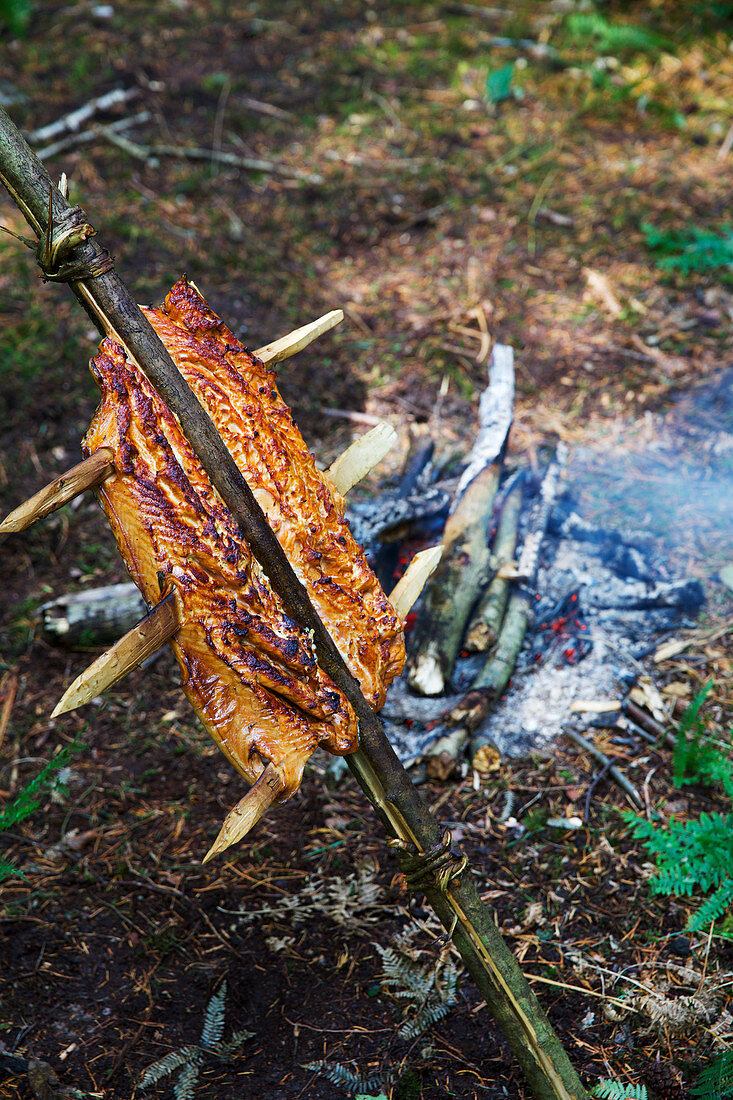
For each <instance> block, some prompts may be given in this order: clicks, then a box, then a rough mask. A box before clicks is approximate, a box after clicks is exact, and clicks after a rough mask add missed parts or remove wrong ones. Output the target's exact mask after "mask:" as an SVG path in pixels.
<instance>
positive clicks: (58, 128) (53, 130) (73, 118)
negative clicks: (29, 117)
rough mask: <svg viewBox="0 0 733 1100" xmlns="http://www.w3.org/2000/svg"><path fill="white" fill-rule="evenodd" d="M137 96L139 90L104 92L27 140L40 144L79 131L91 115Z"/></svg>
mask: <svg viewBox="0 0 733 1100" xmlns="http://www.w3.org/2000/svg"><path fill="white" fill-rule="evenodd" d="M138 95H140V88H115V90H114V91H112V92H105V94H104V95H98V96H96V98H95V99H90V100H89V102H88V103H85V104H84V106H83V107H77V108H76V110H74V111H70V112H69V114H68V115H64V116H63V117H62V118H59V119H57V120H56V122H49V124H48V126H41V127H39V129H38V130H33V132H32V133H30V134H29V135H28V140H29V141H32V142H34V143H40V142H43V141H48V140H49V138H54V137H56V136H57V135H58V134H65V133H68V132H69V131H70V130H72V131H73V130H79V129H80V127H81V124H82V123H83V122H86V120H87V119H88V118H92V116H93V115H96V114H99V113H101V112H102V111H108V110H109V109H110V107H116V106H117V105H118V104H119V103H128V102H129V101H130V100H131V99H134V98H135V96H138Z"/></svg>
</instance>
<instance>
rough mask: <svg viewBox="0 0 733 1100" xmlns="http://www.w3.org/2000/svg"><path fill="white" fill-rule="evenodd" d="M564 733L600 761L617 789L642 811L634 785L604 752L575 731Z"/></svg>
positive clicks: (640, 799) (641, 801)
mask: <svg viewBox="0 0 733 1100" xmlns="http://www.w3.org/2000/svg"><path fill="white" fill-rule="evenodd" d="M564 733H565V736H566V737H569V738H570V740H571V741H574V742H575V744H576V745H578V746H579V747H580V748H581V749H583V750H584V751H585V752H588V753H590V754H591V756H595V758H596V760H600V762H601V764H603V769H604V771H607V772H608V774H609V775H610V776H611V778H612V779H613V781H614V783H618V785H619V787H621V788H622V789H623V790H624V791H626V793H627V795H628V796H629V798H630V799H631V801H632V802H633V803H634V805H635V806H636V807H637V809H639V810H643V809H644V802H643V800H642V798H641V796H640V795H639V792H638V791H637V789H636V787H635V786H634V784H633V783H631V782H630V781H629V780H628V779H627V778H626V776H625V775H624V774H623V773H622V772H620V771H619V769H618V768H617V767H616V765H615V764H614V763H612V762H611V761H610V760H609V759H608V757H607V756H606V754H605V753H604V752H601V750H600V749H597V748H596V746H595V745H594V744H593V743H592V742H591V741H588V740H587V738H585V737H583V736H582V735H581V734H579V733H576V732H575V730H571V729H566V730H564ZM599 778H600V777H599Z"/></svg>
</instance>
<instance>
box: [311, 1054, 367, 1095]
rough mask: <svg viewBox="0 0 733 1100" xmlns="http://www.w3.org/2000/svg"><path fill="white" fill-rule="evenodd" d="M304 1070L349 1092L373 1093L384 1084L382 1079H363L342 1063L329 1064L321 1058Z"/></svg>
mask: <svg viewBox="0 0 733 1100" xmlns="http://www.w3.org/2000/svg"><path fill="white" fill-rule="evenodd" d="M303 1068H304V1069H309V1070H312V1071H313V1073H317V1074H318V1075H319V1077H323V1078H325V1080H326V1081H330V1082H331V1084H332V1085H339V1086H340V1087H341V1088H342V1089H346V1090H347V1091H348V1092H371V1091H372V1090H373V1089H379V1088H381V1087H382V1085H383V1084H384V1082H383V1080H382V1078H381V1077H377V1076H374V1077H362V1076H361V1075H360V1074H358V1073H355V1072H354V1070H351V1069H349V1067H348V1066H345V1065H343V1064H342V1063H341V1062H327V1061H325V1059H323V1058H319V1059H318V1061H317V1062H308V1063H307V1064H306V1065H305V1066H304V1067H303Z"/></svg>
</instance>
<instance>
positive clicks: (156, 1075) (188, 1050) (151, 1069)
mask: <svg viewBox="0 0 733 1100" xmlns="http://www.w3.org/2000/svg"><path fill="white" fill-rule="evenodd" d="M198 1057H199V1049H198V1047H195V1046H188V1047H181V1049H180V1050H174V1051H172V1052H171V1053H170V1054H166V1056H165V1058H161V1059H160V1060H159V1061H158V1062H154V1063H153V1065H152V1066H148V1068H147V1069H146V1070H145V1072H144V1073H143V1075H142V1077H141V1078H140V1088H141V1089H149V1088H150V1086H151V1085H155V1084H156V1083H157V1082H158V1081H160V1080H161V1079H162V1078H163V1077H169V1076H170V1075H171V1074H172V1073H175V1071H176V1070H177V1069H178V1068H179V1067H180V1066H183V1065H186V1064H188V1063H192V1062H194V1061H195V1060H196V1059H197V1058H198Z"/></svg>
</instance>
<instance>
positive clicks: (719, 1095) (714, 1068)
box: [690, 1050, 733, 1100]
mask: <svg viewBox="0 0 733 1100" xmlns="http://www.w3.org/2000/svg"><path fill="white" fill-rule="evenodd" d="M690 1091H691V1092H692V1095H693V1096H695V1097H697V1100H725V1097H726V1096H731V1095H733V1050H726V1051H725V1052H724V1053H723V1054H721V1055H720V1056H719V1057H718V1058H715V1059H713V1061H712V1062H711V1063H710V1065H708V1066H705V1069H704V1070H703V1071H702V1073H700V1075H699V1076H698V1078H697V1080H696V1081H695V1084H694V1085H693V1086H692V1089H691V1090H690Z"/></svg>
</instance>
